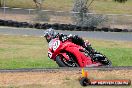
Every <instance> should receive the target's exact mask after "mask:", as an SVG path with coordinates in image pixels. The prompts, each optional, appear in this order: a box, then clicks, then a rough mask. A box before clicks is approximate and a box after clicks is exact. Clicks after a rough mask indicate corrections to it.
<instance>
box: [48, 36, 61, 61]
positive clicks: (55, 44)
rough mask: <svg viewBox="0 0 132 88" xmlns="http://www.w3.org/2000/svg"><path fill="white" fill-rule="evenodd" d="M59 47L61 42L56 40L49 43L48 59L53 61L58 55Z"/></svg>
mask: <svg viewBox="0 0 132 88" xmlns="http://www.w3.org/2000/svg"><path fill="white" fill-rule="evenodd" d="M61 47H62V42H61V41H60V40H59V39H58V38H55V39H52V40H51V41H50V42H49V49H48V57H49V58H51V59H54V58H55V57H56V55H57V54H59V53H60V50H61Z"/></svg>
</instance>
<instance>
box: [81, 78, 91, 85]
mask: <svg viewBox="0 0 132 88" xmlns="http://www.w3.org/2000/svg"><path fill="white" fill-rule="evenodd" d="M79 82H80V84H81V85H82V86H88V85H90V84H91V82H90V79H88V78H86V77H82V78H81V79H80V81H79Z"/></svg>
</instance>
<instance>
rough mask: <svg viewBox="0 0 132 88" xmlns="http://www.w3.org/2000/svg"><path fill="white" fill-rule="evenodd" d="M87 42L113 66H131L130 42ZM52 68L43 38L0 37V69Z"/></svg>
mask: <svg viewBox="0 0 132 88" xmlns="http://www.w3.org/2000/svg"><path fill="white" fill-rule="evenodd" d="M89 40H90V42H91V43H92V45H93V47H94V48H96V49H97V50H98V51H100V52H102V53H103V54H105V55H106V56H107V57H108V58H110V60H111V61H112V62H113V66H132V59H131V58H132V42H121V41H104V40H95V39H89ZM53 67H58V66H57V64H56V63H55V62H54V61H52V60H50V59H48V57H47V43H46V41H45V39H44V38H40V37H22V36H4V35H0V69H14V68H53Z"/></svg>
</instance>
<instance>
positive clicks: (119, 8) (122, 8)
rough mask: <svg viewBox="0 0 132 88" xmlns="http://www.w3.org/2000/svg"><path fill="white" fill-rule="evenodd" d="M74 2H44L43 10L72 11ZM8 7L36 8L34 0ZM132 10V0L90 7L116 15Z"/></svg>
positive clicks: (103, 0) (105, 0)
mask: <svg viewBox="0 0 132 88" xmlns="http://www.w3.org/2000/svg"><path fill="white" fill-rule="evenodd" d="M73 1H74V0H56V1H54V0H43V3H42V8H43V9H50V10H63V11H70V10H72V7H73ZM90 1H91V0H89V3H90ZM25 2H26V4H25ZM58 3H59V4H58ZM88 5H89V4H88ZM6 6H9V7H20V8H35V4H34V3H33V0H6ZM131 8H132V0H128V1H127V2H126V3H117V2H114V1H113V0H95V1H94V2H93V3H92V5H91V6H90V10H92V11H94V12H98V13H115V14H132V10H131Z"/></svg>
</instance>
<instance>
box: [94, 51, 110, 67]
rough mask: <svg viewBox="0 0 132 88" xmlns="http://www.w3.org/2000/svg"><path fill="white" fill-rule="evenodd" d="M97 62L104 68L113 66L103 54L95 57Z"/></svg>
mask: <svg viewBox="0 0 132 88" xmlns="http://www.w3.org/2000/svg"><path fill="white" fill-rule="evenodd" d="M95 59H96V60H97V62H100V63H101V64H102V65H103V66H107V67H110V66H112V62H111V61H110V60H109V59H108V58H107V57H106V56H105V55H103V54H101V53H97V54H96V56H95Z"/></svg>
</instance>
